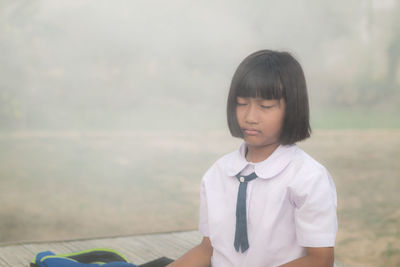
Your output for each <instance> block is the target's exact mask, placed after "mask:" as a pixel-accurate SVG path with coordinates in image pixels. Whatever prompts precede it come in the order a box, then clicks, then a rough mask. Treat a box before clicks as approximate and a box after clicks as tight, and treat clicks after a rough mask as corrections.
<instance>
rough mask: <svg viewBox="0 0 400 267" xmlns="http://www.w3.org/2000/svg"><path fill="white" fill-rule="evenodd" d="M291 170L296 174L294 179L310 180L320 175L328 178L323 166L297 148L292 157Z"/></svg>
mask: <svg viewBox="0 0 400 267" xmlns="http://www.w3.org/2000/svg"><path fill="white" fill-rule="evenodd" d="M291 168H292V169H294V170H295V171H296V172H297V175H296V177H298V178H301V179H307V178H309V179H311V178H312V177H315V176H321V175H322V176H330V174H329V172H328V170H327V169H326V168H325V166H323V165H322V164H321V163H319V162H318V161H317V160H315V159H314V158H313V157H311V156H310V155H309V154H308V153H306V152H305V151H304V150H302V149H301V148H299V147H297V149H296V152H295V154H294V156H293V159H292V162H291Z"/></svg>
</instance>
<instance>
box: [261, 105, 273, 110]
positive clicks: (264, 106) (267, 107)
mask: <svg viewBox="0 0 400 267" xmlns="http://www.w3.org/2000/svg"><path fill="white" fill-rule="evenodd" d="M261 107H262V108H264V109H270V108H272V107H273V105H272V106H266V105H261Z"/></svg>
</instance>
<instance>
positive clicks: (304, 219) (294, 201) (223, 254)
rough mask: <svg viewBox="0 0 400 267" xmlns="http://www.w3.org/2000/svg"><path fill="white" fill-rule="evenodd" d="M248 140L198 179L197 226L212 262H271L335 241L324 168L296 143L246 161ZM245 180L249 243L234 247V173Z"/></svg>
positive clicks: (256, 266) (248, 265) (219, 266)
mask: <svg viewBox="0 0 400 267" xmlns="http://www.w3.org/2000/svg"><path fill="white" fill-rule="evenodd" d="M245 151H246V144H245V143H243V144H242V145H241V146H240V148H239V149H238V150H236V151H234V152H232V153H229V154H227V155H225V156H223V157H222V158H220V159H219V160H218V161H217V162H216V163H215V164H214V165H213V166H212V167H211V168H210V169H209V170H208V171H207V172H206V174H205V175H204V177H203V179H202V183H201V197H200V217H199V218H200V220H199V221H200V222H199V231H200V233H201V234H202V235H203V236H206V237H209V238H210V240H211V244H212V247H213V255H212V258H211V265H212V266H213V267H231V266H232V267H233V266H234V267H273V266H279V265H282V264H284V263H287V262H289V261H292V260H294V259H297V258H299V257H302V256H304V255H305V253H306V250H305V247H333V246H334V244H335V237H336V232H337V216H336V207H337V198H336V189H335V185H334V183H333V181H332V179H331V177H330V175H329V173H328V171H327V170H326V169H325V168H324V167H323V166H322V165H321V164H319V163H318V162H317V161H315V160H314V159H313V158H311V157H310V156H309V155H308V154H307V153H305V152H304V151H303V150H301V149H300V148H299V147H297V146H296V145H290V146H283V145H281V146H279V147H278V148H277V149H276V150H275V151H274V152H273V153H272V154H271V155H270V156H269V157H268V158H267V159H266V160H264V161H262V162H259V163H251V162H248V161H247V160H246V158H245ZM252 172H255V174H256V175H257V178H256V179H254V180H252V181H250V182H248V184H247V196H246V200H245V202H246V215H245V216H246V220H247V236H248V243H249V248H248V249H247V250H246V251H244V252H242V251H240V250H239V251H237V250H236V249H235V247H234V241H235V228H236V202H237V197H238V187H239V184H240V181H239V180H238V179H237V177H236V175H238V174H240V175H248V174H250V173H252Z"/></svg>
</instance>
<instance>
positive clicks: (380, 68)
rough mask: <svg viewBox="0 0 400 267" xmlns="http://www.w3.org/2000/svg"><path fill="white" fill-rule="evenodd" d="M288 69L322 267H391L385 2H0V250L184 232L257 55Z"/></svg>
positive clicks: (397, 63)
mask: <svg viewBox="0 0 400 267" xmlns="http://www.w3.org/2000/svg"><path fill="white" fill-rule="evenodd" d="M265 48H269V49H276V50H287V51H290V52H291V53H292V54H293V55H294V56H295V57H296V58H297V59H298V60H299V61H300V63H301V64H302V66H303V68H304V71H305V74H306V79H307V82H308V89H309V95H310V105H311V120H312V127H313V131H314V132H313V136H312V138H310V139H309V140H307V141H305V142H302V143H300V144H299V146H301V147H302V148H303V149H305V150H306V151H307V152H309V154H311V155H312V156H314V157H315V158H316V159H317V160H319V161H320V162H321V163H323V164H324V165H325V166H326V167H327V168H328V170H329V171H330V172H331V174H332V176H333V178H334V180H335V183H336V186H337V190H338V197H339V206H338V215H339V233H338V238H337V246H336V248H335V250H336V258H337V259H339V260H340V261H341V262H343V263H344V264H348V265H350V266H398V265H396V264H399V263H400V208H399V205H398V203H400V197H399V196H398V193H397V189H398V188H399V184H400V182H399V181H400V119H399V118H400V1H399V0H350V1H349V0H346V1H345V0H338V1H319V0H299V1H289V0H283V1H272V0H263V1H247V2H245V1H236V0H235V1H233V0H231V1H209V0H207V1H177V0H171V1H139V0H138V1H133V0H132V1H128V0H116V1H105V0H96V1H94V0H80V1H62V0H36V1H31V0H1V1H0V49H1V50H0V51H1V52H0V75H1V78H0V203H1V205H0V244H1V243H10V242H11V243H12V242H20V241H40V240H60V239H75V238H89V237H100V236H117V235H128V234H137V233H150V232H163V231H178V230H188V229H195V228H196V227H197V220H198V204H199V184H200V180H201V177H202V175H203V174H204V172H205V171H206V170H207V169H208V167H209V166H210V165H211V164H212V163H213V162H214V161H215V160H216V159H218V158H219V157H220V156H221V155H223V154H225V153H227V152H230V151H232V150H234V149H236V148H237V147H238V145H239V144H240V143H241V140H239V139H234V138H232V137H230V135H229V133H228V129H227V126H226V120H225V103H226V97H227V93H228V88H229V84H230V80H231V78H232V75H233V72H234V71H235V69H236V67H237V66H238V64H239V63H240V61H241V60H242V59H243V58H244V57H246V56H247V55H248V54H250V53H252V52H254V51H256V50H260V49H265Z"/></svg>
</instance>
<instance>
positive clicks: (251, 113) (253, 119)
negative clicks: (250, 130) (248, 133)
mask: <svg viewBox="0 0 400 267" xmlns="http://www.w3.org/2000/svg"><path fill="white" fill-rule="evenodd" d="M245 121H246V123H248V124H257V123H258V116H257V107H256V105H254V104H253V103H250V104H249V105H248V108H247V110H246V114H245Z"/></svg>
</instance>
